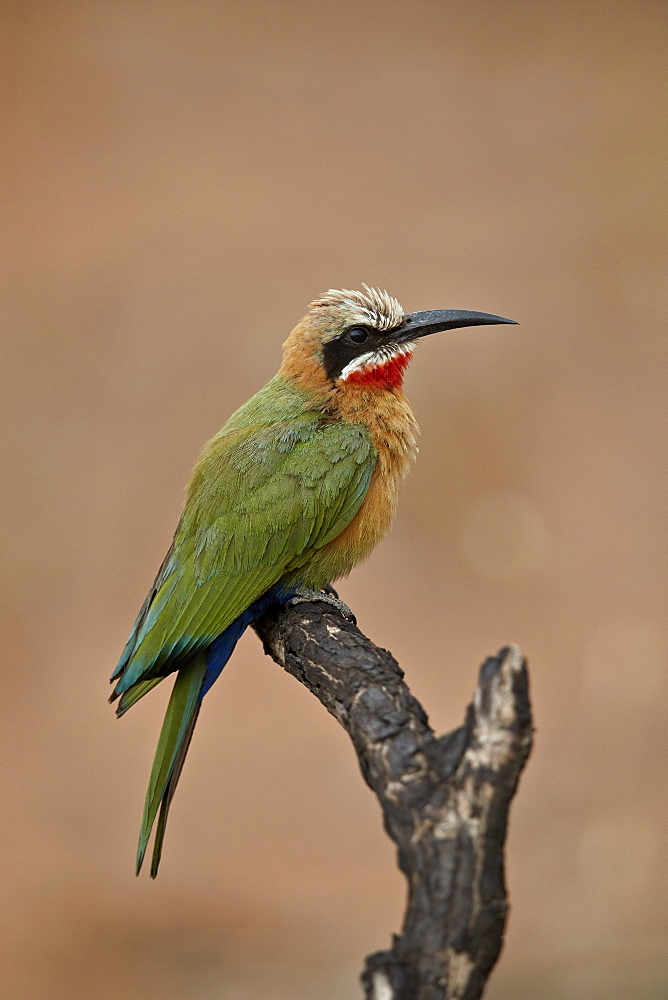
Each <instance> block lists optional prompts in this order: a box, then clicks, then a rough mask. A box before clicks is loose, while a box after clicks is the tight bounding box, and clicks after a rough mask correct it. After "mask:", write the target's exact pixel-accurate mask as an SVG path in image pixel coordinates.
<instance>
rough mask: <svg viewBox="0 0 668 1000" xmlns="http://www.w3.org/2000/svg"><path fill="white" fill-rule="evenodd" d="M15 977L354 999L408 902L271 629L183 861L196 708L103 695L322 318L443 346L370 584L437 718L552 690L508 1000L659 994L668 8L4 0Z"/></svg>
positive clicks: (517, 883)
mask: <svg viewBox="0 0 668 1000" xmlns="http://www.w3.org/2000/svg"><path fill="white" fill-rule="evenodd" d="M2 21H3V23H2V25H1V30H2V38H3V42H4V49H5V56H4V62H5V66H6V69H7V70H8V76H7V79H6V83H5V88H4V96H3V102H2V104H3V111H4V115H3V118H4V121H3V124H2V148H3V153H2V159H1V169H2V173H3V179H4V198H3V214H4V216H5V218H4V221H3V223H2V234H3V237H2V242H3V249H4V250H5V254H4V258H5V263H4V265H3V268H4V271H3V284H4V290H3V293H2V302H3V305H2V309H3V312H4V318H3V322H2V327H3V337H4V340H5V343H4V350H3V354H4V360H3V365H2V375H3V378H4V386H3V388H2V393H1V400H2V405H3V408H5V410H6V429H5V431H4V449H5V471H6V478H5V486H4V488H3V500H4V501H5V506H6V517H5V522H4V523H5V528H6V534H5V539H4V542H3V558H2V571H3V575H4V583H5V589H6V596H5V599H4V613H5V615H6V618H5V621H4V624H3V636H4V642H3V647H4V648H3V654H4V666H5V669H4V690H3V698H2V702H3V705H2V707H3V711H4V713H5V721H4V724H3V731H2V732H3V742H4V750H3V762H4V768H5V785H4V791H3V795H2V814H3V828H4V832H3V837H4V838H5V845H4V862H3V868H4V880H5V888H4V890H3V904H2V906H3V909H2V923H1V927H2V936H3V940H2V946H1V951H2V956H3V964H4V966H5V976H7V978H6V986H5V987H4V989H5V992H4V994H3V995H6V996H7V997H12V998H31V1000H32V998H34V997H49V998H53V1000H61V998H62V1000H78V998H81V1000H83V998H86V1000H112V998H113V1000H117V998H121V997H122V998H125V997H132V998H133V1000H134V998H137V1000H158V998H160V1000H184V998H186V1000H212V998H216V1000H245V998H253V1000H294V998H318V1000H344V998H349V997H354V996H358V995H359V993H358V986H357V981H356V980H357V975H358V973H359V970H360V967H361V960H362V956H363V955H364V954H366V953H367V952H368V951H371V950H374V949H377V948H380V947H384V946H385V945H386V944H387V943H388V941H389V935H390V933H391V931H393V930H396V929H398V927H399V924H400V920H401V912H402V906H403V899H404V887H403V884H402V881H401V878H400V876H399V875H398V873H397V872H396V869H395V864H394V857H393V851H392V848H391V846H390V843H389V841H388V840H387V838H386V837H385V835H384V833H383V831H382V828H381V824H380V817H379V814H378V810H377V807H376V803H375V801H374V800H373V798H372V796H371V794H370V793H369V792H368V791H367V789H366V788H365V787H364V785H363V783H362V780H361V778H360V776H359V774H358V771H357V767H356V763H355V760H354V757H353V753H352V750H351V747H350V746H349V744H348V741H347V739H346V737H345V736H344V734H343V733H342V732H341V731H340V730H339V728H338V727H337V725H336V723H335V722H334V721H333V720H332V719H331V718H329V717H328V716H327V715H326V714H325V713H324V711H323V710H322V708H321V706H320V705H319V704H317V703H316V702H315V700H314V699H312V698H311V697H310V696H309V695H308V694H307V693H306V692H305V691H304V690H302V689H301V688H300V686H299V685H298V684H296V683H295V682H294V681H293V680H292V679H290V678H289V677H287V676H285V675H283V673H282V672H281V671H280V670H279V669H278V668H277V667H276V666H274V665H273V664H272V663H271V662H270V661H269V660H268V659H266V658H265V657H263V655H262V652H261V649H260V646H259V644H258V642H257V639H256V638H255V636H254V635H249V636H246V637H245V638H244V640H243V641H242V642H241V644H240V646H239V647H238V649H237V652H236V655H235V656H234V658H233V660H232V662H231V663H230V665H229V667H228V669H227V670H226V671H225V674H224V675H223V678H222V680H221V681H220V682H219V684H218V685H217V687H216V688H215V689H214V691H213V692H212V694H211V695H210V696H209V697H208V699H207V704H206V706H205V710H204V712H203V713H202V718H201V722H200V724H199V727H198V732H197V735H196V738H195V741H194V743H193V747H192V750H191V754H190V760H189V763H188V764H187V766H186V769H185V772H184V777H183V780H182V783H181V786H180V788H179V794H178V796H177V800H176V803H175V806H174V809H173V812H172V818H171V821H170V824H171V829H170V831H169V834H168V838H167V846H166V851H165V857H164V860H163V867H162V872H161V875H160V877H159V879H158V880H157V882H155V883H151V882H150V881H149V880H148V878H141V879H140V880H135V878H134V875H133V859H134V850H135V842H136V835H137V831H138V824H139V818H140V813H141V807H142V802H143V796H144V790H145V785H146V780H147V776H148V771H149V767H150V761H151V758H152V754H153V750H154V746H155V742H156V740H157V734H158V729H159V725H160V720H161V718H162V712H163V710H164V704H165V699H166V696H167V690H166V688H167V686H165V690H161V691H160V692H159V693H156V694H154V695H152V696H151V697H150V698H149V699H147V700H146V702H144V703H142V705H141V707H139V708H137V709H135V710H134V711H133V712H132V713H130V715H129V716H128V717H126V718H125V719H124V720H123V722H122V723H117V722H115V721H114V718H113V713H112V711H111V710H110V709H109V707H108V706H107V705H106V696H107V676H108V675H109V673H110V672H111V670H112V668H113V666H114V664H115V662H116V659H117V657H118V654H119V652H120V650H121V648H122V646H123V644H124V642H125V639H126V636H127V633H128V631H129V628H130V626H131V624H132V621H133V619H134V616H135V614H136V612H137V610H138V608H139V605H140V603H141V601H142V599H143V597H144V594H145V592H146V590H147V588H148V585H149V584H150V582H151V580H152V578H153V575H154V572H155V570H156V569H157V567H158V565H159V563H160V561H161V559H162V556H163V554H164V551H165V549H166V547H167V545H168V543H169V540H170V538H171V533H172V530H173V528H174V525H175V523H176V520H177V517H178V514H179V510H180V504H181V499H182V489H183V486H184V484H185V481H186V478H187V475H188V472H189V469H190V467H191V465H192V463H193V461H194V459H195V456H196V455H197V453H198V450H199V448H200V445H201V443H202V442H203V441H204V440H205V439H206V438H207V437H209V436H210V435H211V434H212V433H214V432H215V431H216V430H217V429H218V428H219V426H220V425H221V424H222V423H223V421H224V420H225V419H226V417H227V416H228V415H229V413H230V412H231V411H232V409H233V408H235V407H236V406H237V405H239V404H240V403H241V402H242V401H243V400H245V399H246V398H247V397H248V396H249V395H250V394H251V393H252V392H254V391H255V389H257V388H258V387H259V386H261V385H262V384H263V383H264V382H265V381H266V380H267V379H268V378H269V377H270V376H271V375H272V374H273V373H274V371H275V369H276V367H277V365H278V361H279V357H280V344H281V342H282V340H283V339H284V337H285V336H286V334H287V332H288V331H289V330H290V328H291V326H292V325H293V324H294V322H296V321H297V320H298V319H299V317H300V316H301V315H302V314H303V312H304V310H305V306H306V304H307V302H308V301H309V300H310V299H311V298H313V297H314V296H315V295H317V294H318V293H319V292H321V291H323V290H324V289H326V288H328V287H330V286H335V287H338V286H349V287H358V286H359V284H360V282H361V281H366V282H368V283H370V284H379V285H381V286H383V287H387V289H388V290H389V291H390V292H391V293H392V294H394V295H396V296H398V297H399V299H400V301H401V302H402V303H403V305H404V306H405V308H406V309H408V310H414V309H426V308H436V307H448V306H458V307H462V308H471V309H481V310H489V311H493V312H499V313H502V314H504V315H507V316H512V317H514V318H515V319H517V320H519V321H520V322H521V326H520V327H517V328H512V329H511V328H482V329H475V330H468V331H458V332H456V333H452V334H450V335H447V336H446V335H443V336H441V337H439V338H434V339H433V340H432V341H430V342H429V343H428V344H425V345H424V347H423V348H422V349H421V350H420V351H419V352H418V355H417V357H416V358H415V361H414V363H413V366H412V369H411V371H410V373H409V376H408V379H407V389H408V394H409V396H410V398H411V400H412V402H413V404H414V406H415V409H416V411H417V413H418V416H419V419H420V423H421V427H422V444H421V454H420V459H419V461H418V464H417V466H416V468H415V469H414V471H413V472H412V474H411V476H410V477H409V480H408V481H407V483H406V486H405V489H404V491H403V496H402V503H401V506H400V516H399V519H398V523H397V525H396V528H395V530H394V531H393V533H392V534H391V536H390V537H389V538H388V539H387V540H386V542H385V543H384V545H383V546H382V548H381V549H380V550H379V551H378V552H377V553H376V554H375V556H374V557H373V558H372V559H371V561H370V562H369V563H368V564H366V565H365V566H363V567H362V568H360V569H358V570H357V571H356V572H355V573H354V574H353V575H352V577H351V578H350V580H349V581H347V582H345V583H344V584H343V585H342V586H341V593H342V596H343V597H344V598H345V600H346V601H348V602H349V603H350V604H351V605H352V607H353V608H354V609H355V610H356V612H357V615H358V618H359V622H360V625H361V627H362V628H363V629H364V630H365V631H366V632H367V633H368V634H369V635H370V636H371V637H372V638H374V639H375V640H376V641H378V642H379V643H380V644H381V645H384V646H387V647H388V648H390V649H392V651H393V652H394V653H395V655H396V656H397V657H398V659H399V660H400V662H401V663H402V665H403V666H404V668H405V669H406V671H407V674H408V679H409V682H410V684H411V687H412V688H413V690H414V692H415V693H416V695H417V696H418V697H419V698H420V699H421V700H423V701H424V704H425V706H426V707H427V709H428V711H429V712H430V716H431V720H432V723H433V724H434V726H435V727H436V728H437V729H438V730H440V731H444V730H445V729H447V728H451V727H453V726H455V725H457V724H459V722H460V720H461V719H462V717H463V711H464V706H465V704H466V702H467V700H468V698H469V697H470V694H471V692H472V690H473V687H474V683H475V674H476V669H477V666H478V664H479V663H480V662H481V661H482V660H483V659H484V657H485V656H486V655H487V654H489V653H492V652H494V651H496V649H497V648H498V647H499V646H501V645H503V644H505V643H507V642H508V641H517V642H519V643H520V644H521V646H522V649H523V650H524V651H525V652H526V654H527V655H528V656H529V658H530V663H531V669H532V683H533V700H534V705H535V713H536V722H537V727H538V733H537V739H536V747H535V752H534V755H533V757H532V759H531V761H530V764H529V767H528V770H527V772H526V775H525V777H524V778H523V780H522V784H521V787H520V794H519V797H518V799H517V800H516V802H515V805H514V808H513V812H512V818H511V827H510V836H509V859H508V860H509V866H508V880H509V886H510V892H511V901H512V913H511V917H510V922H509V927H508V933H507V942H506V947H505V950H504V952H503V954H502V957H501V961H500V964H499V965H498V967H497V969H496V971H495V973H494V975H493V978H492V981H491V983H490V986H489V989H488V993H487V996H488V997H489V1000H511V998H512V1000H533V998H545V1000H569V998H587V1000H596V998H600V997H606V1000H620V998H634V1000H650V998H651V1000H658V998H659V997H664V996H666V992H667V991H668V967H667V965H668V961H667V959H666V942H667V936H666V909H667V904H666V881H665V879H666V867H667V862H666V859H667V858H668V852H667V851H666V849H665V829H666V825H665V821H666V809H665V780H666V767H665V764H666V753H665V730H666V726H665V721H666V717H665V710H664V705H665V699H666V649H667V638H666V632H665V616H666V597H667V594H666V569H667V568H668V567H667V565H666V552H665V544H664V538H665V527H666V493H667V489H668V476H667V473H666V461H665V460H666V453H665V446H664V441H665V434H666V429H667V428H666V405H665V404H666V396H665V392H666V390H665V376H666V326H665V320H666V309H665V303H666V299H665V276H666V270H665V268H666V243H665V230H664V225H665V221H666V215H665V209H666V201H667V200H668V199H667V193H668V185H667V184H666V169H665V168H666V163H665V152H666V144H665V143H666V135H665V128H666V108H665V65H666V49H665V41H666V38H665V35H666V31H665V29H666V8H665V6H664V5H663V4H660V3H651V2H647V3H643V2H626V3H614V2H613V3H607V4H605V5H604V4H598V3H584V4H565V3H549V2H548V3H545V2H543V3H541V2H538V3H535V4H529V3H522V2H520V0H515V2H509V3H504V4H499V3H495V2H494V0H488V2H475V0H474V2H469V3H466V4H464V3H452V2H440V3H436V2H433V3H432V2H423V0H417V2H416V0H414V2H412V3H392V2H390V3H388V2H383V3H380V2H368V3H364V4H362V3H358V4H351V3H342V2H339V3H329V4H328V3H324V2H310V3H301V2H287V3H271V2H268V0H267V2H251V3H245V4H231V3H224V2H211V3H206V2H194V3H186V2H181V0H177V2H169V3H166V4H157V3H150V2H146V0H136V2H134V3H130V2H118V3H117V2H106V3H105V2H102V0H89V2H86V3H74V2H68V0H56V2H53V3H49V4H47V3H23V2H21V3H12V2H8V3H5V4H3V8H2Z"/></svg>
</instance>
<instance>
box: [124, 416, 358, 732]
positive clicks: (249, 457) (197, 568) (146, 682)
mask: <svg viewBox="0 0 668 1000" xmlns="http://www.w3.org/2000/svg"><path fill="white" fill-rule="evenodd" d="M375 464H376V450H375V448H374V446H373V443H372V441H371V437H370V435H369V432H368V430H367V429H366V428H365V427H364V426H362V425H357V424H346V423H326V422H324V421H322V420H321V418H320V417H319V415H318V414H314V413H307V414H303V415H301V416H300V417H298V418H294V417H293V418H292V419H291V420H289V421H287V420H286V421H284V422H273V423H271V424H263V423H257V424H253V425H251V426H247V427H242V428H240V429H237V430H233V431H230V432H229V433H223V434H220V435H218V436H217V437H216V438H214V439H213V440H212V441H211V442H209V444H208V445H207V447H206V448H205V450H204V453H203V455H202V458H201V460H200V462H199V464H198V466H197V468H196V469H195V472H194V475H193V478H192V481H191V484H190V487H189V491H188V498H187V501H186V506H185V510H184V513H183V516H182V518H181V522H180V524H179V527H178V529H177V531H176V535H175V536H174V542H173V544H172V547H171V549H170V551H169V553H168V554H167V557H166V559H165V561H164V563H163V565H162V567H161V569H160V572H159V573H158V576H157V577H156V581H155V583H154V585H153V588H152V590H151V592H150V593H149V595H148V597H147V599H146V602H145V603H144V606H143V608H142V610H141V612H140V614H139V617H138V619H137V622H136V623H135V627H134V629H133V633H132V635H131V636H130V639H129V640H128V643H127V645H126V648H125V650H124V652H123V655H122V656H121V660H120V661H119V664H118V667H117V668H116V671H115V672H114V676H113V678H112V680H114V679H116V678H118V680H117V683H116V686H115V689H114V694H113V695H112V698H114V697H117V696H119V695H122V696H123V697H122V699H121V703H120V705H119V714H121V713H122V712H123V711H125V710H126V709H127V708H129V707H130V705H132V704H134V702H135V701H137V700H138V699H139V698H140V697H142V696H143V695H144V694H145V693H146V692H147V691H149V690H150V689H151V688H152V687H153V686H154V685H155V684H157V683H158V682H159V680H160V679H162V677H164V676H166V675H167V674H168V673H170V672H171V671H172V670H175V669H177V668H178V667H179V666H181V665H182V664H183V663H185V662H186V661H187V660H188V659H189V658H190V657H191V656H192V655H193V653H195V652H196V651H197V650H199V649H203V648H205V647H206V646H208V645H209V644H210V643H211V642H212V641H213V640H214V639H215V638H216V636H218V635H220V633H221V632H223V631H224V630H225V629H226V628H227V627H228V626H229V625H230V624H231V623H232V622H233V621H234V620H235V619H236V618H237V617H238V616H239V615H240V614H241V613H242V612H243V611H245V610H246V608H248V607H249V606H250V605H251V604H252V603H253V602H254V601H256V600H257V599H258V598H259V597H260V596H261V595H262V594H263V593H265V591H267V590H268V589H269V588H270V587H272V586H274V585H275V584H276V583H278V581H279V580H280V579H281V577H282V576H283V575H284V574H285V573H286V572H287V571H289V570H290V568H291V564H293V563H294V564H297V563H302V562H303V561H304V557H305V556H306V557H308V554H309V552H314V551H316V550H317V549H318V548H321V547H322V546H323V545H326V544H327V543H328V542H329V541H331V540H332V539H333V538H336V536H337V535H339V534H340V533H341V532H342V531H343V529H344V528H345V527H346V526H347V525H348V524H349V523H350V521H351V520H352V518H353V517H354V516H355V514H356V513H357V511H358V510H359V508H360V505H361V503H362V501H363V499H364V497H365V496H366V493H367V490H368V488H369V483H370V481H371V477H372V475H373V471H374V468H375Z"/></svg>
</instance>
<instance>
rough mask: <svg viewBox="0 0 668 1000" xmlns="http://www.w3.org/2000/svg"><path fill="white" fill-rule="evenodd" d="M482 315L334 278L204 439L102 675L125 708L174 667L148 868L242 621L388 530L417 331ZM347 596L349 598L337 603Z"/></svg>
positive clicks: (149, 808) (488, 317)
mask: <svg viewBox="0 0 668 1000" xmlns="http://www.w3.org/2000/svg"><path fill="white" fill-rule="evenodd" d="M514 322H515V321H514V320H509V319H505V318H504V317H502V316H496V315H493V314H490V313H483V312H472V311H469V310H462V309H436V310H433V309H432V310H427V311H423V312H414V313H405V312H404V310H403V308H402V307H401V305H400V304H399V302H398V301H397V299H395V298H394V297H392V296H391V295H389V294H388V293H387V292H386V291H384V290H382V289H380V288H370V287H369V286H368V285H364V284H363V285H362V290H352V289H345V288H344V289H329V291H327V292H326V293H325V294H323V295H321V296H320V297H319V298H316V299H315V300H314V301H313V302H311V304H310V306H309V308H308V312H307V313H306V315H305V316H304V317H303V318H302V319H301V320H300V322H299V323H298V324H297V325H296V326H295V328H294V329H293V330H292V332H291V333H290V335H289V336H288V338H287V340H286V341H285V343H284V344H283V359H282V363H281V365H280V367H279V369H278V372H277V374H276V375H275V376H274V377H273V378H272V379H271V380H270V381H269V382H268V383H267V385H265V386H264V388H262V389H260V390H259V392H257V393H256V394H255V395H254V396H252V397H251V398H250V399H249V400H248V401H247V402H246V403H244V404H243V405H242V406H241V407H240V408H239V409H238V410H237V411H236V412H235V413H233V414H232V416H231V417H230V418H229V420H228V421H227V423H226V424H225V425H224V427H223V428H222V430H220V431H219V432H218V433H217V434H216V435H215V436H214V437H213V438H212V439H211V440H210V441H209V442H208V443H207V444H206V445H205V446H204V448H203V450H202V452H201V455H200V457H199V460H198V462H197V464H196V466H195V468H194V471H193V473H192V477H191V479H190V483H189V485H188V487H187V491H186V499H185V503H184V508H183V513H182V515H181V518H180V521H179V523H178V526H177V528H176V532H175V534H174V538H173V541H172V544H171V546H170V548H169V550H168V552H167V555H166V556H165V559H164V561H163V563H162V565H161V566H160V569H159V570H158V573H157V576H156V578H155V581H154V583H153V585H152V587H151V589H150V590H149V593H148V595H147V597H146V600H145V601H144V604H143V605H142V608H141V610H140V612H139V615H138V616H137V619H136V621H135V624H134V627H133V629H132V632H131V634H130V638H129V639H128V641H127V643H126V645H125V648H124V650H123V653H122V655H121V657H120V660H119V662H118V665H117V666H116V669H115V670H114V672H113V674H112V677H111V682H112V683H113V684H114V687H113V691H112V695H111V698H110V701H111V702H114V701H117V702H118V704H117V707H116V714H117V715H118V716H119V717H120V716H122V715H123V714H124V713H125V712H126V711H127V710H128V709H129V708H131V707H132V706H133V705H135V704H136V703H137V702H138V701H139V700H140V699H141V698H143V697H144V695H146V694H147V693H148V692H149V691H151V690H152V689H153V688H154V687H155V686H156V685H157V684H159V683H160V682H161V681H162V680H164V679H165V678H166V677H167V676H169V675H170V674H172V673H176V679H175V681H174V686H173V688H172V692H171V696H170V699H169V703H168V706H167V710H166V714H165V718H164V722H163V725H162V729H161V732H160V736H159V740H158V745H157V749H156V753H155V758H154V761H153V766H152V770H151V774H150V778H149V784H148V789H147V792H146V799H145V803H144V810H143V814H142V820H141V829H140V834H139V844H138V848H137V858H136V873H137V875H138V874H139V872H140V870H141V868H142V864H143V861H144V857H145V854H146V850H147V847H148V843H149V840H150V835H151V831H152V829H153V827H154V825H155V823H156V819H157V826H156V828H155V838H154V844H153V852H152V859H151V868H150V874H151V877H152V878H155V876H156V875H157V872H158V867H159V864H160V858H161V854H162V847H163V841H164V836H165V828H166V823H167V816H168V813H169V810H170V806H171V803H172V799H173V797H174V792H175V790H176V786H177V783H178V780H179V777H180V775H181V770H182V768H183V763H184V760H185V757H186V754H187V752H188V748H189V746H190V741H191V739H192V735H193V731H194V728H195V724H196V722H197V718H198V715H199V712H200V707H201V704H202V700H203V698H204V696H205V695H206V693H207V692H208V691H209V690H210V688H211V686H212V685H213V684H214V682H215V681H216V680H217V678H218V677H219V675H220V673H221V671H222V669H223V667H224V666H225V664H226V663H227V661H228V659H229V657H230V656H231V654H232V651H233V650H234V647H235V645H236V643H237V641H238V639H239V638H240V636H241V635H242V633H243V632H244V631H245V629H246V628H247V627H248V626H249V625H250V624H251V623H252V622H253V621H255V620H256V619H257V618H259V617H260V616H261V615H262V614H263V613H265V612H266V611H267V609H268V608H269V607H270V606H271V605H273V604H277V603H278V604H281V603H283V604H285V603H287V602H290V601H297V600H307V599H309V598H311V599H313V597H314V596H316V597H317V599H319V600H325V601H327V600H329V601H332V602H334V603H336V597H334V596H331V595H330V594H329V593H326V591H329V590H330V588H331V584H332V582H333V581H334V580H337V579H340V578H341V577H345V576H347V575H348V573H350V571H351V570H352V569H353V567H354V566H355V565H357V564H358V563H359V562H361V561H362V560H363V559H365V558H366V557H367V556H368V555H369V553H370V552H371V551H372V549H373V548H374V547H375V546H376V545H377V544H378V543H379V542H380V540H381V539H382V538H383V536H384V535H385V533H386V531H387V530H388V528H389V527H390V525H391V523H392V521H393V519H394V516H395V511H396V507H397V496H398V489H399V485H400V483H401V481H402V479H403V478H404V476H405V475H406V473H407V471H408V469H409V466H410V464H411V462H412V460H413V459H414V457H415V455H416V452H417V444H416V438H417V424H416V421H415V417H414V415H413V412H412V410H411V408H410V405H409V403H408V400H407V399H406V396H405V395H404V392H403V378H404V374H405V371H406V368H407V366H408V364H409V362H410V360H411V357H412V355H413V353H414V351H415V348H416V346H417V344H418V342H419V341H420V340H422V339H423V338H424V337H426V336H429V335H431V334H434V333H438V332H440V331H446V330H453V329H458V328H462V327H468V326H483V325H488V324H502V323H514ZM343 607H345V606H343Z"/></svg>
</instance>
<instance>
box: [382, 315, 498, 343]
mask: <svg viewBox="0 0 668 1000" xmlns="http://www.w3.org/2000/svg"><path fill="white" fill-rule="evenodd" d="M493 323H512V324H513V325H515V326H517V323H516V322H515V320H514V319H504V317H503V316H494V314H493V313H480V312H471V310H470V309H427V310H426V311H425V312H417V313H408V314H407V315H406V316H404V322H403V324H402V326H401V327H400V328H399V329H398V330H397V334H398V336H397V341H398V342H399V343H403V342H404V341H406V340H417V339H418V337H427V336H429V334H430V333H440V332H441V331H442V330H459V329H461V328H462V327H464V326H490V325H491V324H493Z"/></svg>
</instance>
